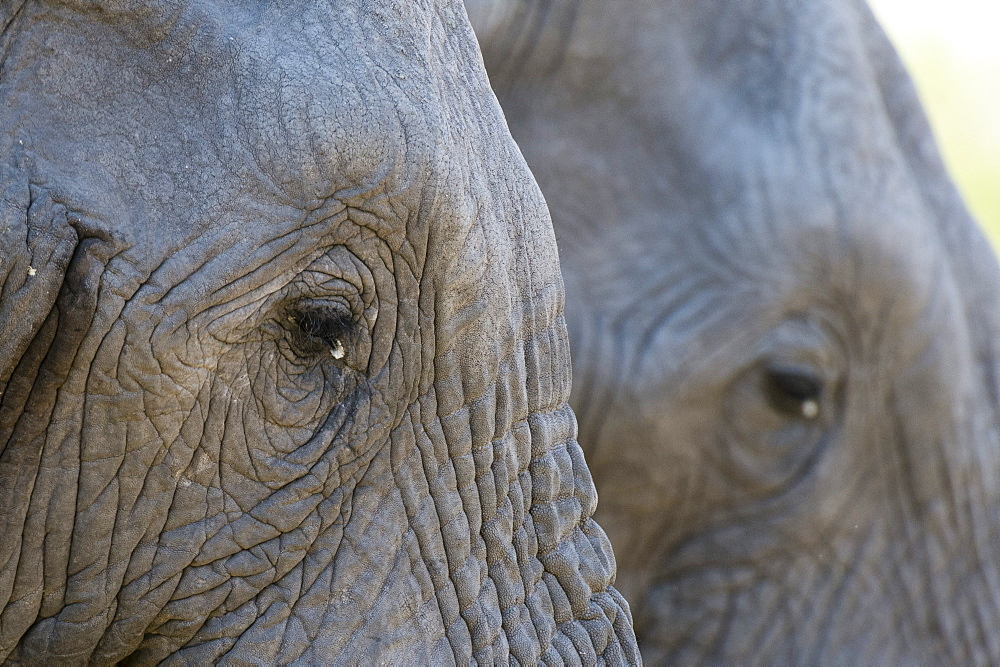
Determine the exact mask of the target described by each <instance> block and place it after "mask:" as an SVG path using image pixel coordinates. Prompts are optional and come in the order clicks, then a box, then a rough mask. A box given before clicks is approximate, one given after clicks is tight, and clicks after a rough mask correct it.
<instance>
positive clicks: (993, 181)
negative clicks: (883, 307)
mask: <svg viewBox="0 0 1000 667" xmlns="http://www.w3.org/2000/svg"><path fill="white" fill-rule="evenodd" d="M869 4H870V5H871V6H872V9H873V10H874V11H875V14H876V15H877V16H878V18H879V20H880V21H881V23H882V26H883V27H884V28H885V30H886V32H887V33H889V37H890V38H891V39H892V41H893V43H894V44H895V45H896V48H897V49H898V50H899V52H900V55H901V56H902V58H903V60H904V61H905V62H906V65H907V67H908V68H909V70H910V74H911V75H912V76H913V78H914V80H915V81H916V84H917V89H918V91H919V92H920V97H921V99H922V100H923V103H924V108H925V109H926V110H927V114H928V116H929V117H930V121H931V125H932V126H933V127H934V132H935V135H936V136H937V140H938V145H939V146H940V147H941V152H942V153H943V154H944V160H945V162H946V163H947V165H948V169H949V170H950V171H951V175H952V178H954V179H955V182H956V183H957V184H958V188H959V190H961V192H962V194H963V195H964V196H965V201H966V203H967V204H968V206H969V208H970V209H971V211H972V214H973V215H974V216H975V217H976V219H977V220H979V223H980V224H981V225H982V226H983V229H984V230H986V234H987V235H988V236H989V238H990V240H991V241H992V243H993V247H994V248H997V249H1000V2H997V0H951V1H950V2H940V0H938V1H931V0H869Z"/></svg>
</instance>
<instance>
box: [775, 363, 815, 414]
mask: <svg viewBox="0 0 1000 667" xmlns="http://www.w3.org/2000/svg"><path fill="white" fill-rule="evenodd" d="M764 391H765V393H766V395H767V399H768V401H769V402H770V404H771V407H773V408H774V409H775V410H776V411H778V412H780V413H782V414H784V415H787V416H789V417H802V418H805V419H815V418H816V417H818V416H819V406H820V399H821V398H822V396H823V380H822V379H820V378H819V377H818V376H817V375H816V374H815V373H813V372H812V371H809V370H805V369H799V368H786V367H780V366H778V367H772V368H768V369H767V371H766V372H765V374H764Z"/></svg>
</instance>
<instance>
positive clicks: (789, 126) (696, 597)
mask: <svg viewBox="0 0 1000 667" xmlns="http://www.w3.org/2000/svg"><path fill="white" fill-rule="evenodd" d="M468 4H469V7H470V10H471V11H470V16H471V17H472V18H473V23H474V25H475V26H476V27H477V30H478V33H479V36H480V38H481V41H482V46H483V52H484V56H485V58H486V65H487V70H488V71H490V73H491V79H492V82H493V85H494V87H495V90H496V91H497V93H498V96H499V98H500V102H501V106H503V107H504V110H505V113H506V114H507V118H508V121H509V123H510V127H511V130H512V133H513V135H514V137H515V139H516V140H517V141H518V142H519V144H520V146H521V148H522V150H523V151H524V153H525V157H526V159H527V162H528V164H529V166H531V168H532V170H533V171H534V173H535V175H536V177H537V178H538V180H539V184H540V185H541V187H542V192H543V193H545V196H546V199H547V201H548V204H549V207H550V210H551V212H552V216H553V221H554V224H555V227H556V236H557V239H558V240H559V245H560V255H561V260H562V263H563V270H564V276H565V280H566V286H567V306H566V309H567V320H568V323H569V327H570V338H571V343H572V345H571V348H572V352H573V366H574V378H573V395H572V399H571V403H572V404H573V405H574V408H575V409H576V410H577V413H578V414H579V415H580V424H581V426H580V428H581V431H580V441H581V443H583V445H584V448H585V451H586V453H587V457H588V462H589V463H590V466H591V469H592V471H593V472H594V478H595V481H596V482H597V487H598V491H599V493H600V496H601V503H600V510H599V512H598V515H597V517H598V520H599V521H600V522H601V525H602V526H604V527H605V528H606V529H607V530H608V533H609V535H610V536H611V539H612V543H613V544H614V545H615V551H616V553H617V555H618V566H619V578H618V583H617V585H618V586H619V588H620V590H622V592H623V593H624V594H625V596H626V597H627V598H628V599H629V601H630V602H631V604H632V608H633V612H634V614H635V617H636V629H637V633H638V634H639V638H640V646H641V648H642V650H643V655H644V657H645V658H647V659H648V660H650V661H660V660H663V659H669V660H670V661H671V662H681V663H686V662H700V661H706V660H707V661H723V662H732V663H737V664H745V663H746V662H759V663H769V664H817V663H818V664H823V663H831V662H836V663H841V664H860V663H874V664H907V663H909V664H914V663H921V664H928V663H930V664H934V663H942V662H954V663H958V664H970V663H987V662H993V663H995V662H997V661H1000V633H998V632H997V629H998V628H1000V613H998V612H1000V576H998V567H997V566H998V562H1000V522H998V519H1000V516H998V508H1000V486H998V484H1000V482H998V475H997V473H998V463H1000V461H998V457H1000V441H998V440H1000V439H998V433H1000V429H998V416H997V408H998V405H1000V399H998V389H1000V386H998V381H997V372H998V370H1000V369H998V361H1000V353H998V350H997V349H996V347H997V345H998V341H1000V276H998V271H997V266H996V262H995V260H994V258H993V256H992V255H991V253H990V251H989V250H988V248H987V244H986V242H985V240H984V239H983V237H982V235H981V234H980V232H979V231H978V230H977V229H976V227H975V225H974V224H973V222H972V221H971V220H970V218H969V216H968V215H967V213H966V212H965V210H964V208H963V206H962V203H961V202H960V201H959V198H958V196H957V195H956V192H955V190H954V188H953V187H952V185H951V183H950V181H949V179H948V177H947V175H946V174H945V172H944V170H943V168H942V165H941V162H940V160H939V158H938V156H937V152H936V149H935V147H934V144H933V140H932V138H931V135H930V132H929V130H928V127H927V124H926V122H925V120H924V117H923V114H922V112H921V110H920V106H919V103H918V101H917V99H916V98H915V96H914V92H913V89H912V86H911V84H910V81H909V79H908V78H907V76H906V74H905V73H904V71H903V70H902V68H901V65H900V63H899V61H898V60H897V57H896V55H895V54H894V53H893V51H892V49H891V47H890V46H889V44H888V43H887V41H886V39H885V37H884V35H883V33H882V32H881V30H880V29H879V27H878V26H877V25H876V24H875V21H874V20H873V18H872V16H871V13H870V12H869V10H868V8H867V7H865V6H864V5H862V4H861V3H860V2H850V1H839V0H809V1H805V2H801V1H792V0H764V1H763V2H758V1H757V0H753V1H751V0H743V1H739V0H733V1H727V2H681V1H680V0H658V1H655V2H654V1H651V0H643V1H635V2H624V1H622V2H614V1H609V0H579V2H558V1H551V2H541V1H537V2H527V3H525V2H512V3H502V2H485V1H477V0H469V2H468ZM810 401H812V403H810Z"/></svg>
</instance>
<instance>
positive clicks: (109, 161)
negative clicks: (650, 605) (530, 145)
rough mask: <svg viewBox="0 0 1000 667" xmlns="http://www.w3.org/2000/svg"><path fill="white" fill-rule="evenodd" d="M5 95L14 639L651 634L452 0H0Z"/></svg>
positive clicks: (552, 649)
mask: <svg viewBox="0 0 1000 667" xmlns="http://www.w3.org/2000/svg"><path fill="white" fill-rule="evenodd" d="M0 109H2V110H3V112H2V114H0V126H2V131H0V521H2V526H3V529H2V531H0V660H6V661H9V662H11V663H16V664H114V663H117V662H127V663H129V664H154V663H158V662H161V661H162V662H167V663H171V664H241V665H246V664H279V663H280V664H287V663H290V662H296V663H299V664H359V663H362V662H366V663H370V664H386V663H396V664H400V663H412V662H422V663H427V662H433V663H448V662H454V663H462V664H468V663H470V662H472V661H478V662H485V663H493V662H503V663H507V662H512V661H516V662H520V663H530V664H535V663H537V662H542V661H544V662H551V663H556V662H560V661H565V662H569V663H578V662H584V663H587V664H594V663H596V662H598V661H600V660H605V661H610V662H625V661H630V660H637V659H638V649H637V648H636V645H635V637H634V635H633V633H632V629H631V619H630V616H629V613H628V607H627V605H626V604H625V602H624V600H623V599H622V597H621V596H620V595H619V594H618V592H617V591H615V590H614V589H613V588H611V587H610V582H611V579H612V578H613V576H614V558H613V556H612V554H611V549H610V544H609V543H608V540H607V537H606V536H605V535H604V533H603V532H601V530H600V529H599V528H598V527H597V525H596V524H595V523H594V522H593V520H592V519H591V518H590V517H591V515H592V513H593V511H594V504H595V502H596V494H595V491H594V487H593V482H592V480H591V477H590V473H589V472H588V470H587V468H586V465H585V463H584V460H583V453H582V451H581V450H580V447H579V446H578V445H577V443H576V440H575V435H576V430H575V429H576V422H575V419H574V416H573V413H572V410H570V408H569V407H568V405H567V403H566V399H567V398H568V394H569V356H568V350H567V339H566V329H565V322H564V320H563V316H562V303H563V293H562V283H561V279H560V277H559V272H558V263H557V257H556V248H555V239H554V237H553V234H552V227H551V224H550V222H549V218H548V213H547V211H546V209H545V205H544V201H543V200H542V198H541V195H540V194H539V192H538V188H537V186H536V184H535V182H534V180H533V179H532V178H531V174H530V173H529V171H528V169H527V167H526V166H525V165H524V161H523V159H522V158H521V156H520V154H519V153H518V151H517V148H516V146H515V145H514V142H513V140H512V139H511V138H510V135H509V133H508V132H507V130H506V128H505V127H504V123H503V117H502V114H501V112H500V108H499V106H498V105H497V104H496V100H495V98H494V97H493V94H492V93H491V92H490V89H489V85H488V82H487V79H486V73H485V72H484V71H483V69H482V63H481V58H480V55H479V51H478V49H477V47H476V44H475V39H474V36H473V34H472V30H471V28H470V26H469V25H468V20H467V17H466V15H465V12H464V10H463V8H462V5H461V3H460V2H459V0H435V1H431V2H390V1H389V0H365V1H364V2H362V1H360V0H330V1H323V2H317V1H313V0H303V1H302V2H294V3H288V2H274V1H272V0H246V1H241V2H229V1H227V0H3V2H2V3H0Z"/></svg>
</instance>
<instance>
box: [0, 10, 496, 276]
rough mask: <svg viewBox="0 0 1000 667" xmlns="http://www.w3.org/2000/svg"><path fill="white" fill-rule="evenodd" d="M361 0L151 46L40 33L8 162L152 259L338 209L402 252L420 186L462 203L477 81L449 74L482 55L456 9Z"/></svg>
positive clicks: (19, 63) (229, 19)
mask: <svg viewBox="0 0 1000 667" xmlns="http://www.w3.org/2000/svg"><path fill="white" fill-rule="evenodd" d="M355 4H356V3H333V4H327V3H316V4H309V3H307V4H302V5H301V6H298V7H294V8H293V7H287V6H284V5H282V6H280V7H279V6H277V5H274V6H271V5H268V4H266V3H262V4H261V5H254V6H253V7H252V8H249V7H247V6H240V7H233V8H229V9H231V12H230V13H227V14H223V13H221V12H220V11H219V8H218V7H216V6H215V3H211V2H203V3H190V4H189V5H188V6H187V7H186V8H185V9H184V11H183V12H181V13H180V14H179V15H178V16H175V17H174V21H173V23H172V24H171V30H170V31H169V32H168V33H167V34H166V36H165V37H163V38H162V39H159V40H157V41H155V42H153V43H148V42H147V41H143V40H142V39H140V38H139V37H138V36H137V35H140V34H141V33H142V30H140V28H142V26H141V24H139V25H140V28H136V24H133V23H127V22H126V23H124V24H121V25H115V24H113V23H107V22H104V21H93V20H91V18H90V15H89V14H88V15H86V18H85V19H84V18H80V17H79V16H77V17H76V18H77V20H75V21H72V22H60V23H56V22H49V23H41V22H40V23H39V24H37V25H36V26H35V28H34V29H31V30H27V31H25V33H26V34H21V35H19V36H18V38H19V39H20V44H19V45H18V46H19V47H20V52H19V53H18V54H16V57H11V58H10V59H9V60H10V62H12V63H14V65H13V67H12V68H11V70H12V74H13V75H14V76H13V77H12V79H13V80H14V83H13V86H12V87H14V88H17V87H20V88H21V89H22V91H24V90H26V89H27V88H28V87H31V86H33V87H34V88H35V89H34V90H31V95H30V96H28V95H22V96H21V97H20V98H19V99H17V102H16V103H12V104H11V105H10V107H11V108H12V110H13V111H14V114H15V115H16V119H15V124H16V126H17V127H16V130H15V131H14V132H12V133H11V135H10V136H11V137H12V138H13V139H14V140H16V142H17V145H16V146H14V147H13V150H14V151H15V152H17V151H23V152H26V153H28V154H29V155H30V159H31V161H32V163H33V165H34V168H35V169H36V170H37V171H38V172H40V173H42V174H43V178H44V179H45V180H46V181H47V184H48V185H49V187H51V188H53V189H55V190H58V191H59V197H60V198H61V199H63V200H66V201H67V202H68V203H69V204H70V205H71V206H72V207H73V208H76V209H80V210H85V211H87V212H88V213H90V214H92V215H93V216H94V217H95V218H98V219H101V223H100V225H101V226H104V227H110V228H111V231H112V232H113V233H114V235H115V236H117V237H118V238H119V239H120V240H121V241H123V242H125V243H126V244H127V245H132V246H141V247H144V248H146V250H147V251H150V250H151V249H154V248H155V249H156V251H154V255H158V256H152V257H149V258H148V261H149V262H151V263H156V262H158V261H160V259H161V258H162V256H164V255H165V254H170V253H172V252H173V250H174V249H175V248H169V247H166V246H165V245H164V243H163V242H162V240H163V239H169V240H171V241H174V242H177V243H178V244H180V245H184V246H188V245H190V242H191V240H192V239H193V238H195V237H197V236H199V235H202V234H204V233H205V232H206V231H207V230H209V229H212V230H214V229H216V228H217V227H218V226H219V225H220V223H222V224H226V221H227V220H228V221H229V222H230V223H231V224H232V225H236V226H243V227H247V226H254V227H255V229H262V230H267V231H262V233H265V234H266V235H270V236H272V237H273V236H279V235H281V234H282V233H283V229H282V226H284V229H285V230H291V229H293V228H295V227H296V226H297V225H300V224H301V220H302V217H303V215H304V212H308V211H312V210H315V209H318V208H320V207H322V206H323V205H324V204H326V203H327V202H328V200H330V199H337V200H340V201H342V202H344V203H345V204H346V205H357V206H361V205H362V202H369V203H368V204H367V205H368V207H369V208H378V210H376V211H373V212H374V213H375V215H374V216H373V218H372V220H373V222H378V223H380V224H381V225H382V227H381V228H380V229H379V230H377V232H378V233H379V234H380V235H381V236H383V237H385V238H386V239H387V240H390V239H391V243H392V245H394V246H398V245H399V244H400V243H402V240H403V237H404V236H405V234H406V232H407V231H408V229H407V224H408V223H407V220H408V218H409V216H410V214H411V213H412V212H414V211H416V210H417V209H418V208H419V207H420V206H421V205H422V204H423V202H424V198H425V192H426V190H428V189H434V190H435V191H438V192H442V193H445V194H448V193H450V194H452V195H455V196H452V197H451V201H453V202H455V203H457V204H464V203H465V202H467V201H468V199H469V197H468V196H466V195H468V194H469V192H467V191H462V192H456V190H458V189H460V188H462V187H463V185H464V183H465V181H466V180H467V179H466V177H465V175H464V174H465V173H466V172H468V171H469V169H470V165H469V164H468V160H467V159H466V157H465V156H464V155H463V152H464V151H465V148H466V147H465V146H458V145H456V142H455V141H454V135H455V134H456V131H457V132H464V131H468V130H470V129H471V130H472V131H473V134H475V133H476V132H477V131H478V129H479V127H480V126H479V125H477V124H475V123H471V124H470V122H469V119H468V118H467V116H469V115H470V114H472V113H474V111H473V110H472V109H470V108H469V105H468V104H467V101H466V100H465V99H460V97H461V96H462V95H467V94H468V92H467V91H465V90H463V89H464V88H469V85H468V84H469V82H468V81H464V80H463V77H466V76H467V73H466V72H464V71H457V70H458V69H459V68H455V67H454V65H449V64H447V63H448V62H449V61H452V60H456V59H458V60H460V61H461V60H468V58H469V57H470V54H472V53H474V45H473V43H472V42H471V39H470V38H469V37H468V36H467V35H466V34H463V32H462V31H463V30H464V28H463V27H462V26H461V25H460V24H455V25H451V26H449V25H448V20H447V19H448V17H449V16H450V15H451V14H454V12H446V11H443V10H441V8H437V7H435V8H431V9H428V8H427V7H424V6H423V5H421V6H420V7H416V6H414V7H416V8H410V9H408V10H405V11H400V12H396V13H397V14H400V15H399V16H397V15H395V14H393V13H392V12H391V11H389V10H385V11H382V12H381V13H380V12H378V11H374V10H371V9H370V8H369V7H367V6H366V8H365V11H364V12H361V11H359V10H358V8H357V7H355V6H354V5H355ZM459 9H460V7H459ZM227 11H228V10H227ZM442 15H443V16H442ZM452 18H454V17H452ZM143 29H145V28H143ZM42 56H44V57H42ZM17 74H22V75H23V76H21V77H17ZM18 78H20V81H18V80H17V79H18ZM39 81H42V82H45V83H46V85H45V86H44V87H42V89H38V82H39ZM484 81H485V78H484ZM472 83H475V81H473V82H472ZM479 88H481V89H485V83H483V84H482V85H481V86H479ZM12 92H15V91H12ZM478 92H481V90H480V91H478ZM480 138H481V139H482V141H481V142H480V143H479V145H478V149H479V150H480V152H484V153H489V152H490V151H491V150H494V149H495V146H496V142H495V141H493V138H483V137H480ZM473 141H475V139H473ZM371 202H377V203H371ZM452 208H453V209H460V208H461V207H460V206H457V205H456V206H454V207H452ZM475 208H476V204H474V203H473V204H471V209H470V211H474V210H475ZM470 211H467V210H454V211H449V212H446V213H448V214H446V215H440V216H439V218H438V220H437V223H438V224H448V223H449V222H451V221H453V220H456V219H458V220H459V221H460V222H461V223H462V225H463V226H466V225H467V224H468V218H469V216H470V215H471V212H470ZM143 219H145V220H149V221H150V223H149V224H146V225H140V224H136V221H137V220H143Z"/></svg>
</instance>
